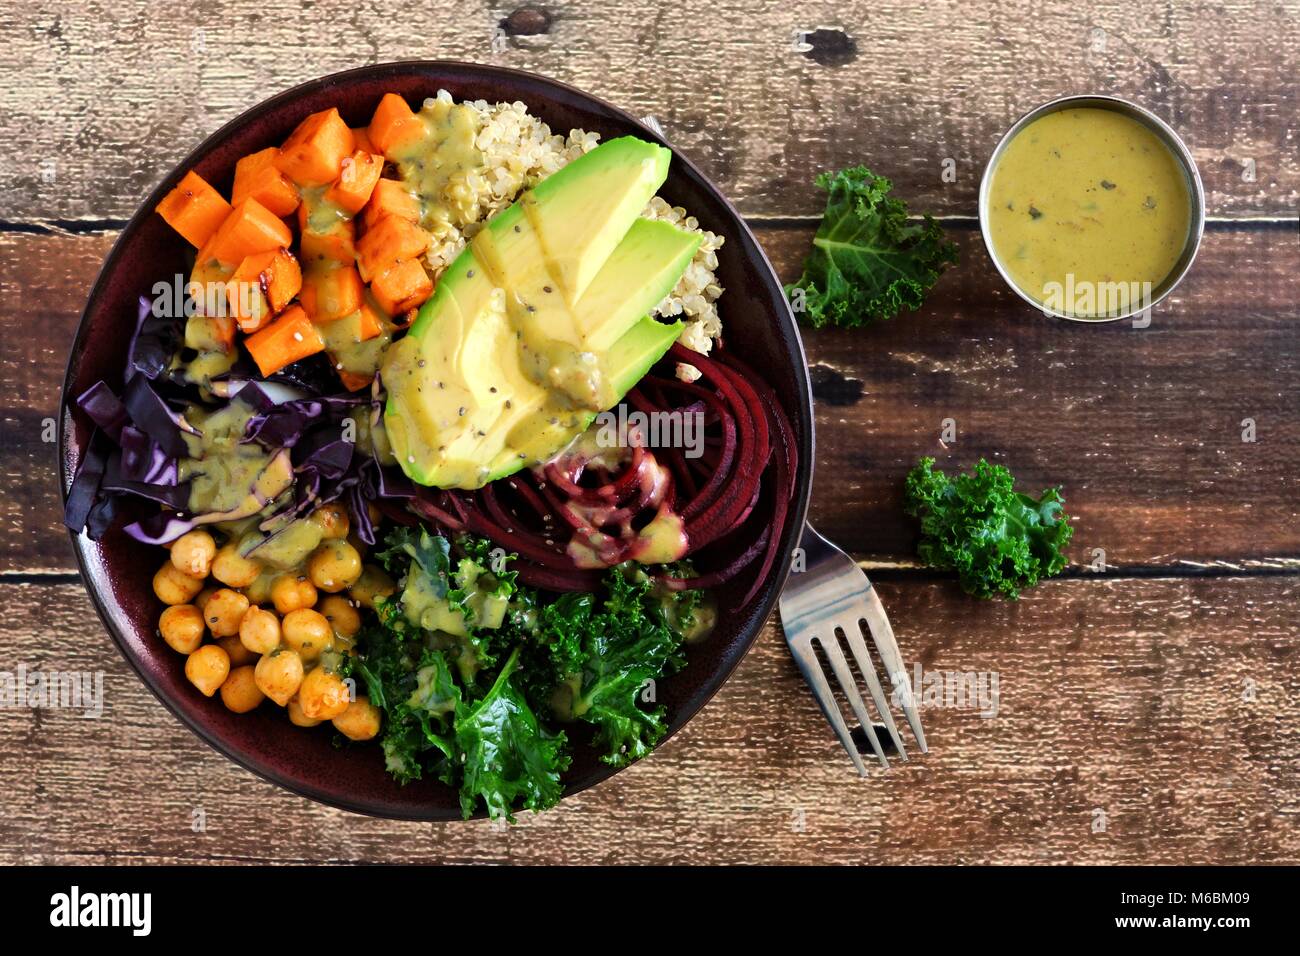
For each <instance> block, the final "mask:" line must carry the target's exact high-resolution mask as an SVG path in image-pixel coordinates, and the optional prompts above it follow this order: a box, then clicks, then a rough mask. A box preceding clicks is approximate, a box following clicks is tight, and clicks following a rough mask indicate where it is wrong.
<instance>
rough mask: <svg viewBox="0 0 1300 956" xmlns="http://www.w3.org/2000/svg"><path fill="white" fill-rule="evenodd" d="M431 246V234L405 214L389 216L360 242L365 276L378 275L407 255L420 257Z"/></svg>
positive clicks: (359, 255) (362, 272)
mask: <svg viewBox="0 0 1300 956" xmlns="http://www.w3.org/2000/svg"><path fill="white" fill-rule="evenodd" d="M428 248H429V234H428V233H427V232H425V231H424V230H423V229H421V228H420V227H419V226H417V225H415V224H414V223H412V222H408V221H407V220H405V219H403V218H402V217H401V216H385V217H384V218H383V219H381V220H379V222H377V223H375V225H374V228H372V229H370V230H369V231H367V232H366V234H365V235H364V236H362V237H361V239H360V240H359V241H358V242H357V262H358V264H359V266H360V268H361V278H363V279H365V280H366V281H367V282H373V281H374V278H375V276H377V275H379V274H380V273H382V272H384V271H385V270H386V269H388V268H389V267H390V266H392V265H395V264H397V263H399V262H402V261H404V260H407V259H418V258H419V257H420V256H422V255H424V251H425V250H426V249H428Z"/></svg>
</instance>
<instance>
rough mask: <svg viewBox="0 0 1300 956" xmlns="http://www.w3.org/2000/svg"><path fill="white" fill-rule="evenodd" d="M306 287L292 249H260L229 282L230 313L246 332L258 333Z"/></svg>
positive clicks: (227, 286) (243, 263)
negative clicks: (270, 250)
mask: <svg viewBox="0 0 1300 956" xmlns="http://www.w3.org/2000/svg"><path fill="white" fill-rule="evenodd" d="M301 288H302V270H301V269H300V268H299V266H298V260H297V259H295V258H294V257H293V255H292V253H290V252H289V250H288V249H277V250H275V251H273V252H260V253H258V254H257V255H255V256H249V257H248V258H247V259H245V260H244V261H243V262H241V263H240V264H239V268H238V269H236V270H235V272H234V274H233V275H232V276H231V277H230V281H229V282H228V283H227V284H226V297H227V299H228V301H229V303H230V314H231V315H233V316H234V317H235V321H236V322H238V323H239V328H240V329H241V330H242V331H244V332H256V331H257V330H258V329H260V328H261V327H262V326H264V325H265V324H266V323H267V322H269V321H270V320H271V318H272V316H274V315H275V314H276V313H278V312H281V311H282V310H283V309H284V308H285V307H286V306H287V305H288V304H289V303H290V302H292V301H293V297H294V296H296V295H297V294H298V291H299V290H300V289H301Z"/></svg>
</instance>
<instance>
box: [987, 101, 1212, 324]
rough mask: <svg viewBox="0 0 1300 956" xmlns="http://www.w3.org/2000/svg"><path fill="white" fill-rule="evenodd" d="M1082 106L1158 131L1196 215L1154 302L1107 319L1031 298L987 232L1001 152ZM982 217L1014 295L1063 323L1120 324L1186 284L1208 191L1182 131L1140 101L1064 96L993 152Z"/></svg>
mask: <svg viewBox="0 0 1300 956" xmlns="http://www.w3.org/2000/svg"><path fill="white" fill-rule="evenodd" d="M1082 107H1093V108H1096V109H1104V110H1114V111H1115V112H1117V113H1123V114H1124V115H1125V116H1130V117H1132V118H1133V119H1135V120H1137V121H1138V122H1139V123H1142V124H1143V125H1145V126H1146V127H1147V128H1148V129H1149V130H1151V132H1153V133H1155V134H1156V136H1158V137H1159V138H1160V140H1161V141H1162V142H1163V143H1164V144H1165V145H1166V146H1168V147H1169V150H1170V152H1172V153H1173V154H1174V156H1175V157H1176V158H1177V159H1178V162H1179V163H1180V165H1181V166H1182V167H1183V173H1184V174H1185V175H1186V176H1187V186H1188V194H1189V196H1190V197H1191V203H1192V208H1191V215H1190V216H1189V217H1188V225H1187V241H1186V243H1185V244H1184V245H1183V252H1182V255H1180V256H1179V257H1178V260H1177V261H1176V262H1175V263H1174V266H1173V268H1172V269H1170V270H1169V274H1168V275H1167V276H1165V278H1164V279H1163V280H1161V282H1160V283H1159V285H1157V286H1155V288H1153V289H1152V290H1151V300H1150V301H1149V302H1140V303H1138V304H1137V305H1136V307H1134V308H1132V309H1129V310H1128V311H1127V312H1125V313H1123V314H1122V315H1105V316H1099V317H1097V318H1089V317H1087V316H1080V315H1070V314H1068V313H1065V312H1058V311H1057V310H1055V309H1050V308H1048V307H1047V306H1046V305H1044V304H1043V303H1041V302H1038V301H1036V300H1035V299H1032V298H1030V296H1028V295H1027V294H1025V292H1023V291H1022V290H1021V289H1020V287H1019V286H1017V285H1016V284H1015V282H1013V281H1012V280H1011V276H1009V275H1008V274H1007V271H1006V269H1004V268H1003V267H1002V263H1001V262H1000V261H999V260H998V256H997V253H996V252H995V251H994V250H993V240H992V237H990V235H989V228H988V205H989V190H990V187H991V185H992V181H993V170H994V168H995V167H996V166H997V163H998V160H999V159H1000V158H1001V157H1002V152H1003V150H1005V149H1006V148H1007V144H1008V143H1010V142H1011V140H1012V139H1013V138H1014V137H1015V135H1016V134H1017V133H1019V132H1020V131H1021V130H1023V129H1024V128H1025V127H1026V126H1028V125H1029V124H1030V123H1032V122H1033V121H1034V120H1036V119H1038V118H1039V117H1040V116H1046V115H1047V114H1048V113H1055V112H1057V111H1058V110H1065V109H1078V108H1082ZM979 217H980V233H981V234H982V235H983V236H984V248H985V249H987V250H988V253H989V258H990V259H992V260H993V265H994V266H996V267H997V270H998V273H999V274H1000V275H1001V276H1002V280H1003V281H1004V282H1005V283H1006V284H1007V286H1008V287H1009V288H1010V289H1011V290H1012V291H1013V292H1015V294H1016V295H1018V296H1020V298H1022V299H1024V300H1025V301H1026V302H1028V303H1029V304H1030V305H1031V306H1033V307H1034V308H1035V309H1037V310H1038V311H1040V312H1043V313H1045V314H1047V315H1054V316H1056V317H1057V318H1060V319H1069V320H1071V321H1074V322H1090V323H1100V322H1115V321H1118V320H1119V319H1129V318H1132V317H1133V316H1135V315H1138V314H1140V313H1142V312H1144V311H1145V310H1147V309H1150V308H1154V307H1155V306H1156V305H1158V304H1159V303H1160V302H1161V301H1162V300H1163V299H1164V298H1165V296H1167V295H1169V293H1170V292H1172V291H1174V289H1175V287H1177V285H1178V283H1179V282H1181V281H1182V279H1183V276H1185V275H1187V270H1188V269H1190V268H1191V267H1192V260H1194V259H1195V258H1196V253H1197V251H1198V250H1199V249H1200V248H1201V235H1202V233H1204V232H1205V190H1204V188H1203V187H1202V186H1201V174H1200V173H1199V172H1197V169H1196V161H1195V160H1194V159H1193V158H1192V153H1191V150H1189V149H1188V148H1187V144H1186V143H1184V142H1183V141H1182V138H1181V137H1179V135H1178V134H1177V133H1175V132H1174V131H1173V129H1172V128H1170V126H1169V124H1168V123H1166V122H1165V121H1164V120H1162V119H1161V118H1160V117H1158V116H1156V115H1155V114H1154V113H1152V112H1150V111H1149V110H1146V109H1143V108H1142V107H1141V106H1138V105H1137V104H1136V103H1130V102H1129V101H1128V100H1122V99H1120V98H1118V97H1115V96H1103V95H1100V94H1089V95H1082V96H1063V97H1061V98H1060V99H1058V100H1052V101H1051V102H1050V103H1044V104H1043V105H1042V106H1040V107H1038V108H1037V109H1033V110H1030V111H1029V112H1028V113H1026V114H1025V115H1024V116H1022V117H1020V119H1018V120H1016V122H1015V123H1014V124H1013V125H1012V127H1011V128H1010V129H1009V130H1007V131H1006V133H1004V134H1003V136H1002V139H1000V140H999V141H998V145H997V146H996V147H995V148H994V150H993V154H992V155H991V156H989V161H988V163H987V164H986V165H985V166H984V176H983V177H982V178H981V179H980V200H979Z"/></svg>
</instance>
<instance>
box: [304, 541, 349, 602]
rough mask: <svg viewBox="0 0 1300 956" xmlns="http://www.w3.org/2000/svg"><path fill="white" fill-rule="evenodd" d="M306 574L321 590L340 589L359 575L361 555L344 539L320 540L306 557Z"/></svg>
mask: <svg viewBox="0 0 1300 956" xmlns="http://www.w3.org/2000/svg"><path fill="white" fill-rule="evenodd" d="M307 576H308V577H309V578H311V583H312V584H314V585H316V587H318V588H320V590H322V591H329V592H330V593H335V592H338V591H342V590H344V589H345V588H348V587H351V586H352V585H353V584H355V583H356V582H357V579H358V578H359V577H361V555H359V554H357V549H356V548H354V547H352V545H350V544H348V543H347V542H346V541H339V540H338V539H331V540H329V541H325V542H322V543H321V546H320V547H319V548H317V549H316V550H315V551H313V552H312V556H311V557H310V558H308V559H307Z"/></svg>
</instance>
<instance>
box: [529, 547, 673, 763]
mask: <svg viewBox="0 0 1300 956" xmlns="http://www.w3.org/2000/svg"><path fill="white" fill-rule="evenodd" d="M606 589H607V592H608V593H607V595H606V597H605V600H604V601H600V600H599V599H598V598H597V597H595V596H594V595H591V594H572V595H564V596H563V597H561V598H559V599H557V600H556V601H554V602H552V603H551V604H549V605H547V606H546V607H544V608H541V609H540V610H539V611H538V613H537V621H536V625H535V627H534V628H533V631H532V633H531V641H532V652H531V654H530V657H529V661H530V670H531V671H532V675H533V676H532V677H531V678H530V683H529V687H530V696H531V697H532V698H533V699H534V700H538V699H539V698H544V699H546V700H548V702H549V703H550V704H551V706H552V708H553V709H554V710H556V712H557V713H558V714H559V715H560V716H563V717H569V718H575V719H578V720H583V721H586V722H587V723H590V724H592V725H593V726H594V727H595V728H596V732H595V736H594V743H595V745H596V746H597V747H598V748H600V749H601V750H602V751H603V753H602V755H601V759H602V760H603V761H605V762H606V763H608V764H612V765H613V766H616V767H621V766H625V765H627V764H629V763H631V762H633V761H634V760H639V759H640V758H641V757H644V756H645V755H646V754H648V753H649V752H650V751H651V750H653V749H654V746H655V744H657V743H658V742H659V741H660V740H661V739H662V738H663V735H664V733H665V732H666V730H667V725H666V723H665V721H664V717H665V708H664V707H662V706H658V707H656V706H653V705H654V702H655V697H656V686H655V685H656V682H657V681H658V680H659V679H660V678H662V677H663V676H665V675H666V674H668V673H671V672H673V671H675V670H677V669H679V668H680V667H681V666H682V665H683V663H684V662H685V658H684V657H683V655H682V653H681V649H682V632H681V631H680V630H678V629H677V628H676V627H674V626H673V623H672V621H678V620H686V621H690V620H691V619H692V618H693V615H694V608H695V605H696V603H697V601H698V598H697V597H696V595H694V594H693V593H691V592H683V593H682V594H681V595H673V596H671V598H669V599H668V600H667V602H665V600H664V599H661V598H660V597H659V596H657V595H655V594H654V593H652V590H651V579H650V578H649V577H648V576H647V575H645V574H644V573H641V572H633V573H628V572H627V571H626V570H625V569H623V568H615V569H613V570H611V571H610V573H609V575H608V576H607V577H606ZM665 603H670V604H672V605H673V606H674V608H676V606H677V605H678V604H680V605H681V608H680V611H679V612H678V613H675V614H673V615H671V620H670V614H669V613H668V611H667V609H666V607H665ZM543 674H544V675H545V676H544V677H543V676H541V675H543ZM539 691H545V693H538V692H539ZM644 704H649V705H651V706H649V707H645V706H643V705H644Z"/></svg>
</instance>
